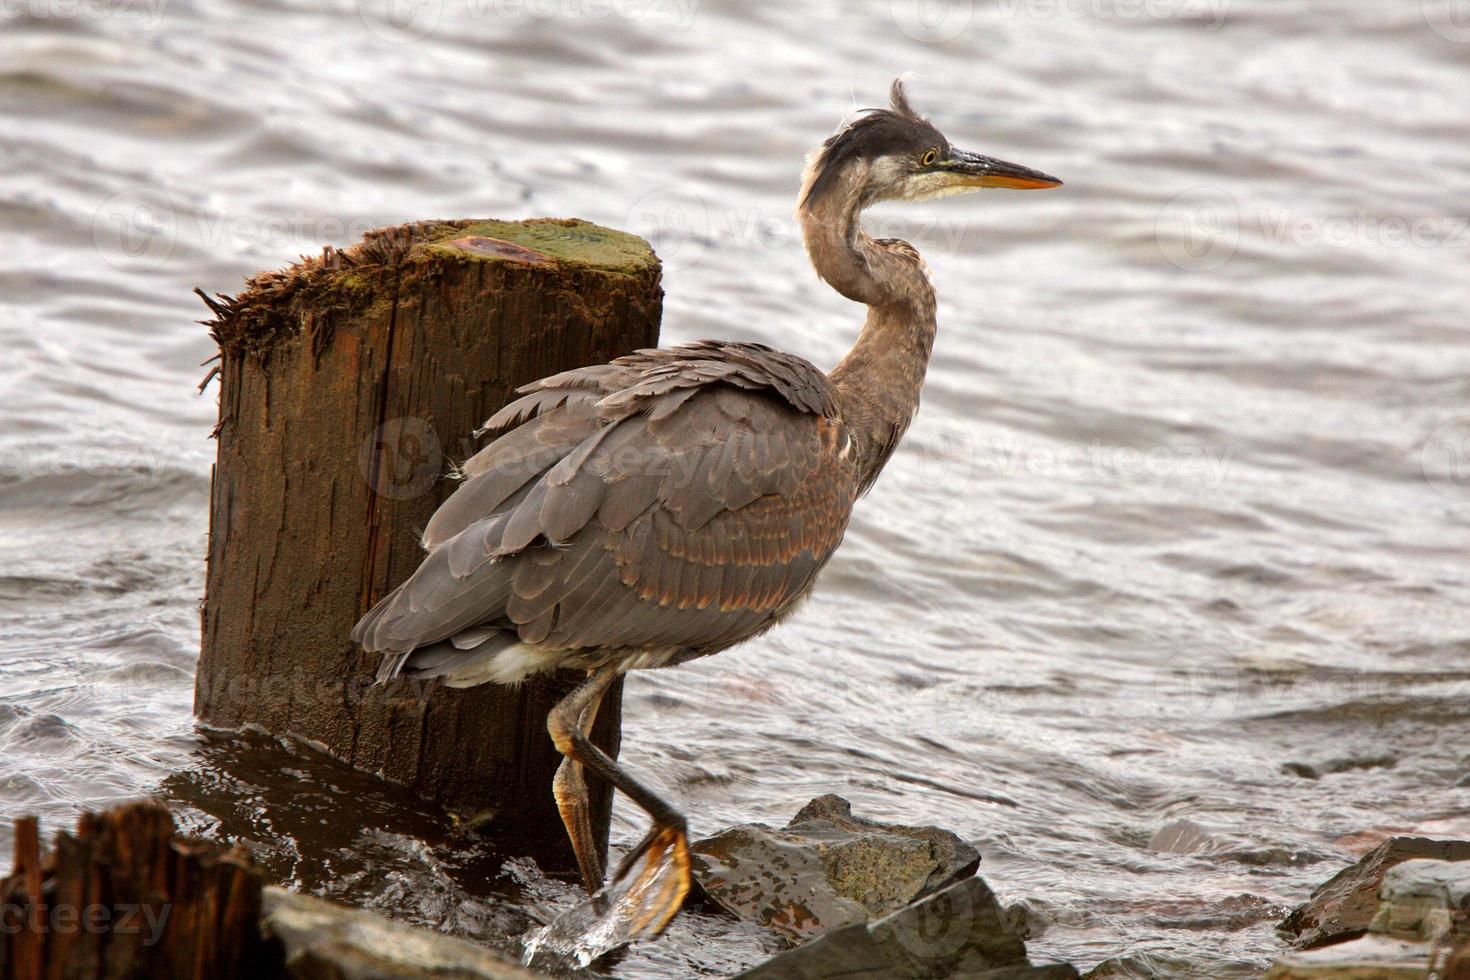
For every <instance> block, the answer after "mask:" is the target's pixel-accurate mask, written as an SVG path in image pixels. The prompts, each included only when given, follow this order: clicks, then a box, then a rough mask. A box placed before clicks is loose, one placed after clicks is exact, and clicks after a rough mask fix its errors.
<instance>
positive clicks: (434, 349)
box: [195, 220, 662, 870]
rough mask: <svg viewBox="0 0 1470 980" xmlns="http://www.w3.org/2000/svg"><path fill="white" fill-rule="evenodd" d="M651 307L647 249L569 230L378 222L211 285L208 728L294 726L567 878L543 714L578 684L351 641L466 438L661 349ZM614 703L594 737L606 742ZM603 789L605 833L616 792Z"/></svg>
mask: <svg viewBox="0 0 1470 980" xmlns="http://www.w3.org/2000/svg"><path fill="white" fill-rule="evenodd" d="M661 301H662V291H661V289H660V287H659V264H658V260H657V259H656V258H655V257H654V255H653V253H652V251H651V250H650V249H649V248H648V246H647V244H646V243H644V242H643V241H642V240H641V239H638V238H636V237H634V236H631V235H627V234H623V233H620V232H615V231H611V230H608V229H605V228H600V227H598V226H596V225H591V224H587V223H585V222H577V221H557V220H540V221H531V222H492V221H475V222H471V221H449V222H425V223H420V224H414V225H405V226H401V227H397V228H389V229H384V230H381V231H377V232H373V233H371V234H369V235H368V236H367V237H366V239H365V240H364V241H363V242H362V243H361V244H359V245H357V246H354V247H353V248H351V249H348V250H345V251H337V250H333V249H328V250H327V251H326V252H324V253H323V254H322V256H321V257H319V258H312V259H307V260H303V261H302V262H301V263H300V264H298V265H296V266H293V267H291V268H289V269H286V270H284V271H281V272H272V273H265V274H262V275H259V276H256V277H255V278H253V279H251V280H250V281H249V282H248V283H247V286H246V289H245V291H244V292H243V293H241V294H240V295H238V296H236V297H234V298H226V297H218V298H216V299H209V300H208V302H209V303H210V305H211V308H212V309H213V310H214V313H215V318H214V320H213V321H212V322H211V323H210V327H211V329H212V332H213V334H214V337H215V339H216V340H217V341H218V343H219V348H220V358H221V359H220V363H219V378H220V415H219V425H218V427H217V429H216V434H217V436H218V440H219V447H218V459H217V462H216V465H215V470H214V479H213V490H212V502H211V513H210V538H209V558H208V574H207V582H206V595H205V599H204V603H203V624H202V626H203V642H202V649H201V653H200V659H199V670H198V679H197V686H196V692H195V710H196V712H197V713H198V715H199V717H200V718H201V720H203V721H204V722H206V723H208V724H212V725H217V726H221V727H228V728H236V727H240V726H244V725H255V726H259V727H261V728H263V729H265V730H266V731H268V732H271V733H273V734H279V735H285V734H290V735H294V736H297V737H299V738H302V739H305V740H307V741H309V742H312V743H315V744H316V745H317V746H319V747H321V748H322V749H324V750H325V751H327V752H329V753H331V754H332V755H334V756H337V757H338V758H340V759H343V760H345V761H346V762H348V763H349V764H351V765H353V766H356V767H358V768H360V769H364V770H367V771H370V772H375V773H380V774H381V775H383V776H384V777H385V778H387V779H389V780H392V781H394V782H396V783H399V784H402V785H405V786H407V787H410V788H412V789H413V790H415V791H416V792H418V793H420V794H421V795H423V796H425V797H427V798H430V799H433V800H436V801H438V802H439V803H441V804H442V805H444V806H445V807H446V808H447V809H449V810H450V811H451V812H454V813H456V814H458V815H460V816H461V817H462V818H464V819H465V820H469V821H473V822H475V823H476V824H478V825H483V826H484V827H485V828H486V829H487V830H488V831H489V832H491V833H493V834H494V835H495V836H497V837H498V838H500V839H502V840H503V841H504V842H505V846H506V848H507V849H508V850H509V851H510V852H512V853H517V854H528V855H531V856H533V857H534V858H536V860H537V861H538V862H540V863H541V865H542V867H543V868H546V869H548V870H571V869H573V868H575V862H574V861H573V859H572V855H571V850H570V847H569V846H568V844H567V843H566V839H565V834H564V832H563V830H562V828H561V823H560V820H559V818H558V816H557V811H556V807H555V803H554V801H553V799H552V795H551V789H550V787H551V778H552V774H553V773H554V771H555V769H556V766H557V764H558V763H559V762H560V757H559V756H558V755H557V754H556V751H555V749H554V748H553V746H552V745H551V742H550V740H549V739H548V738H547V735H546V728H545V718H546V713H547V711H548V710H549V709H550V707H551V705H552V704H553V703H554V702H555V701H556V699H557V698H558V697H560V696H561V694H562V693H563V692H564V691H566V690H568V689H569V688H570V686H571V685H572V684H574V683H575V680H576V678H573V677H559V678H553V679H547V680H542V681H532V682H529V683H527V684H525V685H523V686H521V687H519V688H506V687H499V686H495V685H487V686H483V687H479V688H473V689H470V690H462V691H456V690H448V689H445V688H443V687H442V686H439V685H438V684H426V683H424V682H410V681H396V682H394V683H392V684H390V685H388V686H386V687H375V686H374V685H373V675H374V672H375V671H376V669H377V666H378V663H377V659H378V658H377V657H376V656H373V655H367V654H364V653H363V652H362V651H361V650H359V649H358V648H356V647H355V646H354V645H353V644H352V643H351V642H349V640H348V639H347V637H348V633H349V631H350V630H351V628H352V625H353V623H354V622H356V620H357V619H358V617H359V616H360V615H361V614H362V613H364V612H365V611H366V610H367V609H368V608H369V607H371V606H372V604H373V603H374V602H376V601H377V600H378V599H379V598H380V597H381V596H382V595H384V594H385V593H386V592H388V591H389V590H390V589H392V588H393V587H394V586H396V585H397V584H398V583H399V582H401V581H403V579H405V578H406V577H407V576H408V575H409V573H411V572H412V571H413V569H414V568H415V567H416V566H417V565H418V563H419V561H420V559H421V558H422V551H421V550H420V548H419V544H418V537H419V534H420V532H421V531H422V529H423V527H424V525H425V524H426V523H427V522H428V519H429V517H430V515H431V514H432V513H433V512H434V509H435V508H436V507H437V506H438V505H439V503H440V502H441V501H442V500H443V499H444V498H445V497H446V496H448V494H449V492H450V491H451V490H452V489H453V484H452V482H451V481H448V480H445V479H443V478H442V477H443V475H444V474H445V472H446V471H447V469H448V468H449V465H450V464H452V463H457V462H460V461H463V460H464V459H466V458H467V457H469V456H470V455H472V454H473V452H474V451H475V449H476V448H477V442H476V440H475V439H474V438H473V435H472V433H473V432H474V430H475V429H477V428H478V427H479V426H480V425H482V424H483V423H484V421H485V420H486V419H487V418H489V417H490V415H491V414H493V413H494V412H495V410H496V409H498V408H499V407H501V406H502V405H503V404H505V403H506V402H507V401H508V400H509V398H510V397H511V394H512V391H513V389H514V388H515V387H516V386H518V385H521V384H525V383H527V382H530V381H533V380H535V379H537V378H541V377H544V376H546V375H548V374H553V373H555V372H558V371H562V370H566V369H569V368H573V367H578V366H581V365H585V364H593V363H598V362H602V361H606V360H609V359H611V358H613V357H616V356H618V355H620V354H624V353H627V352H629V351H631V350H634V349H637V348H640V347H648V346H652V345H654V344H655V343H656V342H657V336H658V324H659V316H660V312H661ZM620 693H621V692H620V690H615V691H613V692H611V693H610V695H609V697H608V699H607V701H606V702H604V707H603V710H602V711H601V712H600V713H599V715H598V719H597V727H596V730H595V731H594V733H593V737H594V739H595V740H596V741H597V742H598V743H599V744H600V745H602V746H603V747H604V748H605V749H607V750H608V751H609V752H613V753H616V751H617V744H618V726H619V721H620V714H621V712H620V699H619V695H620ZM593 792H594V793H595V794H597V795H596V797H595V800H594V806H595V812H596V819H597V821H598V828H599V835H600V836H601V837H602V838H603V841H604V846H605V841H606V834H607V822H608V815H609V810H610V805H611V796H610V793H609V792H608V791H607V789H606V787H601V786H594V788H593ZM342 816H343V819H350V818H351V815H350V814H343V815H342Z"/></svg>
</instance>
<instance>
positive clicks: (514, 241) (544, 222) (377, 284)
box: [206, 218, 659, 353]
mask: <svg viewBox="0 0 1470 980" xmlns="http://www.w3.org/2000/svg"><path fill="white" fill-rule="evenodd" d="M444 261H454V262H485V263H490V264H497V265H502V266H505V267H507V268H512V267H513V268H519V269H525V270H535V269H544V270H547V271H550V272H554V273H556V274H559V275H566V274H567V273H577V272H584V273H589V274H592V275H600V276H615V277H628V278H630V279H649V278H651V279H653V280H654V281H655V282H656V281H657V278H658V276H659V260H658V257H657V256H655V255H654V253H653V249H652V248H650V247H649V245H648V243H647V242H645V241H644V240H643V239H641V238H639V237H638V236H636V235H630V234H628V233H627V232H623V231H616V230H614V229H612V228H604V227H602V226H601V225H595V224H592V223H591V222H589V221H579V220H576V219H565V218H534V219H531V220H527V221H495V220H483V221H480V220H457V221H421V222H415V223H413V224H406V225H396V226H394V227H391V228H380V229H378V230H376V231H371V232H368V233H367V235H366V236H365V237H364V238H363V240H362V241H361V242H359V243H358V244H356V245H354V246H352V247H351V248H348V249H337V248H333V247H332V246H327V247H326V248H325V249H323V250H322V254H321V255H320V256H313V257H307V258H303V259H302V260H301V261H300V262H298V263H296V264H295V265H292V266H290V267H288V268H286V269H282V270H279V271H272V272H264V273H261V274H260V275H257V276H253V277H252V278H250V279H249V280H247V281H246V284H245V289H244V290H243V291H242V292H241V293H239V294H238V295H237V296H234V297H228V296H224V295H220V296H218V297H217V298H216V299H207V300H206V301H207V302H208V303H209V304H210V307H211V309H213V310H214V313H215V319H214V320H213V321H212V322H210V323H209V324H208V325H209V327H210V332H211V333H212V334H213V336H214V339H215V341H216V342H217V343H218V344H219V346H220V350H222V351H225V352H227V353H237V352H242V351H264V350H266V349H268V348H270V347H272V346H273V345H275V344H276V343H279V342H280V341H281V340H284V339H286V338H287V337H291V336H294V335H296V334H298V333H300V332H301V330H302V328H303V326H305V324H306V321H307V319H308V318H309V317H312V318H319V317H321V316H323V315H324V314H325V315H327V316H337V315H342V316H354V315H357V314H360V313H363V312H365V311H367V310H370V309H371V308H372V307H373V306H374V305H375V304H377V303H391V302H392V301H393V298H394V297H395V295H397V294H399V292H400V289H401V285H402V277H403V276H405V275H414V274H416V273H430V274H431V273H432V269H433V267H434V266H436V265H437V264H439V263H442V262H444Z"/></svg>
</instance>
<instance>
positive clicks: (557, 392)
mask: <svg viewBox="0 0 1470 980" xmlns="http://www.w3.org/2000/svg"><path fill="white" fill-rule="evenodd" d="M1060 183H1061V181H1059V180H1057V179H1056V178H1054V177H1049V176H1047V175H1046V174H1043V173H1039V172H1037V171H1035V170H1030V169H1027V168H1026V167H1021V166H1017V165H1015V164H1011V163H1005V162H1003V161H1000V160H993V159H991V158H989V157H984V156H979V155H977V154H974V153H968V152H965V151H963V150H959V149H956V148H955V147H953V146H951V145H950V143H949V141H948V140H947V139H945V138H944V136H943V135H942V134H941V133H940V132H939V131H938V130H937V129H935V128H934V127H933V126H932V125H930V124H929V122H928V121H927V120H925V119H924V118H923V117H922V116H920V115H919V114H918V113H916V112H915V111H914V110H913V109H912V108H911V107H910V106H909V103H908V100H907V99H906V97H905V95H904V90H903V86H902V84H901V82H897V81H896V82H894V84H893V89H892V104H891V105H890V107H889V108H887V109H872V110H868V111H867V112H865V113H863V114H861V115H860V116H858V117H857V118H856V119H855V120H853V121H852V122H851V123H849V124H848V125H846V126H845V127H844V128H843V129H841V130H840V131H839V132H838V133H836V135H834V136H832V137H831V138H830V139H828V140H827V141H826V142H825V143H823V144H822V146H821V147H820V148H819V149H818V150H817V151H816V152H815V153H814V154H813V155H812V157H811V160H810V163H809V165H808V167H807V169H806V173H805V174H804V177H803V181H802V189H801V194H800V197H799V199H798V204H797V217H798V219H799V221H800V223H801V228H802V234H803V235H804V237H805V240H806V247H807V253H808V254H809V255H810V257H811V262H812V265H813V266H815V267H816V271H817V274H818V275H820V276H821V277H822V278H823V279H825V280H826V281H827V282H828V283H829V284H830V285H831V286H832V288H833V289H836V290H837V291H838V292H839V293H841V294H842V295H843V296H845V297H847V298H848V299H851V300H855V301H856V302H859V303H863V304H866V305H867V307H868V316H867V322H866V323H865V324H864V326H863V329H862V333H861V335H860V336H859V337H858V341H857V344H856V345H855V346H854V347H853V348H852V350H851V351H850V352H848V354H847V356H846V357H844V358H843V359H842V361H841V363H839V364H838V365H837V366H836V367H835V368H833V369H832V371H831V372H830V373H827V374H823V373H822V372H821V371H820V370H818V369H817V368H816V367H814V366H813V365H811V364H810V363H808V362H807V361H805V360H803V359H802V358H800V357H796V356H795V355H792V354H786V353H782V352H781V351H777V350H773V349H771V348H769V347H765V346H763V345H760V344H750V343H734V342H721V341H702V342H699V343H694V344H688V345H686V346H683V347H673V348H667V349H658V350H642V351H638V352H637V353H634V354H629V355H628V356H626V357H620V358H618V359H617V360H615V361H612V362H611V363H609V364H599V365H596V366H593V367H585V368H579V369H577V370H574V371H566V372H564V373H562V374H557V375H554V376H552V377H549V378H545V379H542V380H541V381H537V382H535V383H534V384H530V385H527V386H525V387H524V388H521V389H520V392H519V393H520V394H521V396H522V397H521V398H520V399H519V400H517V401H515V402H512V403H511V404H510V405H508V406H506V407H505V408H504V409H502V410H501V411H500V412H498V413H497V414H496V415H495V416H494V417H493V418H491V419H490V421H489V422H488V423H487V424H486V426H485V431H487V432H490V433H494V434H496V438H495V440H494V441H493V442H492V443H490V445H489V446H487V447H486V448H484V449H483V450H481V451H480V452H479V453H478V454H477V455H475V456H474V457H472V458H471V459H470V460H469V461H468V462H466V463H465V464H464V466H463V467H462V471H463V472H462V476H463V477H464V483H463V484H462V485H461V486H460V487H459V488H458V489H457V490H456V491H455V493H454V495H453V496H451V497H450V498H449V499H448V500H447V501H445V503H444V505H443V506H441V507H440V508H439V510H438V511H437V512H436V513H435V514H434V516H433V519H432V520H431V521H430V522H429V525H428V528H427V529H426V530H425V532H424V537H423V545H424V547H425V548H426V549H428V556H427V557H426V558H425V559H424V561H423V564H422V565H420V566H419V568H418V570H417V571H415V572H414V574H413V575H412V576H411V577H410V578H409V579H408V581H406V582H404V583H403V584H402V585H401V586H399V587H398V588H397V590H395V591H394V592H393V593H392V594H391V595H389V596H387V597H386V598H385V599H383V601H382V602H380V603H378V605H377V606H375V607H374V608H373V610H372V611H371V612H369V613H368V614H367V615H366V616H364V617H363V618H362V621H361V622H359V623H358V624H357V627H356V628H355V629H354V630H353V632H352V638H353V640H355V641H356V642H358V643H361V644H362V646H363V647H364V649H366V650H369V651H375V652H381V653H382V654H383V655H384V657H383V665H382V668H381V670H380V671H379V674H378V677H379V679H380V680H384V681H386V680H389V679H391V678H394V677H397V676H399V675H406V676H409V677H419V678H422V677H443V678H444V681H445V683H447V684H449V685H450V686H454V687H468V686H472V685H475V684H482V683H486V682H492V683H497V684H514V683H516V682H518V681H520V680H522V679H524V678H525V677H527V676H528V675H530V674H533V673H537V672H540V671H551V670H556V669H562V668H574V669H577V670H584V671H587V679H586V680H585V681H584V682H583V683H582V684H581V685H580V686H578V687H577V688H576V690H574V691H573V692H572V693H571V694H570V695H568V696H567V697H566V698H565V699H564V700H563V701H561V702H560V703H559V704H558V705H557V706H556V707H555V708H554V709H553V710H552V712H551V714H550V717H549V718H548V721H547V728H548V730H549V731H550V733H551V738H552V740H553V741H554V742H555V743H556V748H557V750H558V751H560V752H561V753H562V755H563V756H565V759H564V760H563V761H562V764H561V767H560V768H559V769H558V770H557V773H556V777H555V779H554V780H553V783H552V789H553V792H554V794H555V796H556V801H557V805H558V807H559V809H560V811H561V816H562V821H563V822H564V823H565V824H566V828H567V833H568V834H569V836H570V837H571V841H572V845H573V849H574V850H575V852H576V856H577V863H578V866H579V868H580V870H581V873H582V877H583V879H584V881H585V883H586V885H587V888H588V890H589V891H593V892H596V890H597V889H598V888H599V887H600V886H601V885H602V879H603V868H602V864H601V859H600V855H599V851H598V847H597V844H596V841H595V839H594V837H593V834H592V827H591V818H590V815H589V811H588V802H587V789H586V783H585V781H584V776H583V768H584V767H585V768H586V769H588V770H590V771H591V772H592V773H593V774H595V775H596V776H598V777H599V778H602V779H605V780H607V781H608V782H609V783H611V784H612V785H613V786H614V787H616V788H617V789H619V790H622V791H623V792H624V793H626V794H627V795H628V797H629V798H630V799H632V800H633V801H634V802H635V803H637V804H638V806H640V807H641V808H642V809H644V810H645V811H647V812H648V814H649V816H651V817H652V818H653V827H652V829H651V830H650V831H649V833H648V836H646V837H645V838H644V839H643V840H642V842H641V843H639V844H638V845H637V847H635V848H634V849H633V851H631V852H630V853H629V854H628V856H627V857H626V858H625V859H624V861H623V863H622V864H621V866H620V867H619V869H618V871H617V872H616V873H615V875H614V877H613V881H614V883H618V882H620V881H623V880H625V879H626V880H627V881H628V882H629V884H628V889H629V892H638V893H641V892H643V891H648V892H649V894H648V895H645V896H643V898H642V899H641V900H640V903H639V905H638V908H639V912H638V914H637V916H636V921H634V922H633V923H632V925H631V932H632V933H633V934H634V935H637V934H639V933H656V932H658V931H660V930H661V929H662V928H663V927H664V925H665V924H667V922H668V920H669V919H670V918H671V917H672V916H673V914H674V913H675V912H676V911H677V910H678V908H679V906H680V904H681V903H682V902H683V899H684V895H685V893H686V892H687V890H688V888H689V845H688V838H687V836H686V823H685V820H684V817H683V816H682V815H680V814H679V813H678V812H677V811H675V810H674V809H673V808H672V807H671V806H669V805H668V804H667V803H665V802H664V801H663V800H662V799H660V798H659V797H658V796H657V795H655V794H654V793H653V792H651V791H650V790H649V789H647V788H646V787H645V786H643V785H642V784H641V783H640V782H638V781H637V780H635V779H634V778H633V777H632V776H630V775H628V773H627V772H625V771H624V770H623V769H622V768H621V767H620V766H618V764H617V763H615V762H614V761H613V760H612V759H611V758H609V757H608V756H607V755H606V754H604V753H603V752H602V751H601V750H600V749H598V748H597V747H596V746H595V745H593V744H592V742H591V741H590V740H589V738H588V737H587V732H588V731H589V730H590V728H591V726H592V722H593V720H594V718H595V716H596V714H597V709H598V705H599V704H600V703H601V700H602V697H603V695H604V694H605V693H606V692H607V689H608V687H609V686H610V685H611V684H612V683H613V681H614V679H615V678H616V677H617V676H618V675H619V674H621V673H622V672H624V671H627V670H630V669H636V668H646V667H665V666H669V665H672V664H678V663H683V662H685V661H687V660H692V659H694V658H696V657H703V656H706V655H708V654H711V653H717V652H719V651H721V650H724V649H727V648H728V647H731V646H733V645H735V644H737V643H739V642H741V641H742V640H747V639H750V638H751V637H753V636H756V635H757V634H759V633H761V632H763V631H765V630H767V629H770V628H771V627H772V626H774V625H775V624H776V623H777V622H779V621H780V620H781V619H782V618H783V617H785V616H786V615H788V614H789V613H790V612H791V611H792V610H793V609H795V608H796V606H797V604H798V603H799V602H800V601H801V599H802V598H803V597H804V596H806V595H807V593H809V592H810V591H811V588H812V585H813V583H814V582H815V580H816V577H817V573H818V572H819V571H821V569H822V566H824V565H825V564H826V563H827V560H828V559H829V558H831V557H832V552H833V551H834V550H835V549H836V547H837V545H838V543H839V542H840V541H841V540H842V535H843V532H844V531H845V530H846V528H847V522H848V517H849V515H850V514H851V512H852V507H853V503H854V501H856V500H857V498H858V497H859V496H861V495H862V494H863V493H864V492H865V491H866V490H867V489H868V488H869V487H871V486H872V485H873V481H874V480H875V479H876V478H877V476H878V472H879V471H880V470H881V469H882V468H883V465H884V463H886V462H887V460H888V457H889V456H890V455H892V453H893V450H894V447H896V446H897V445H898V441H899V439H900V438H901V437H902V436H903V434H904V431H905V430H906V429H907V428H908V426H909V422H910V421H911V420H912V419H913V417H914V412H915V410H916V409H917V408H918V404H919V389H920V387H921V386H922V384H923V381H924V372H925V368H926V367H927V365H928V362H929V354H930V350H931V349H932V347H933V344H934V331H935V297H934V287H933V285H932V283H931V282H930V278H929V269H928V267H927V266H926V265H925V264H924V260H923V259H921V258H920V257H919V253H918V252H917V251H915V250H914V248H913V246H911V245H909V244H908V243H907V242H902V241H897V240H893V239H874V238H871V237H869V235H868V234H867V233H866V232H865V231H864V230H863V228H862V226H861V224H860V223H859V216H860V214H861V212H862V210H863V209H864V208H866V207H867V206H868V205H870V204H874V203H876V202H878V201H885V200H922V199H925V198H931V197H939V196H943V195H948V194H958V193H963V192H966V191H972V190H976V189H979V188H983V187H1011V188H1022V189H1024V188H1043V187H1056V186H1057V185H1059V184H1060ZM640 863H641V865H642V867H641V868H640V870H639V873H638V875H636V876H634V877H633V878H631V879H627V876H628V875H629V874H630V873H631V871H632V869H633V868H634V867H637V866H638V865H639V864H640ZM670 866H672V868H673V873H672V874H667V873H665V872H664V871H659V870H658V869H660V868H664V869H667V868H668V867H670ZM655 879H657V880H658V881H659V884H658V887H657V888H656V889H655V888H654V882H655Z"/></svg>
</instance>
